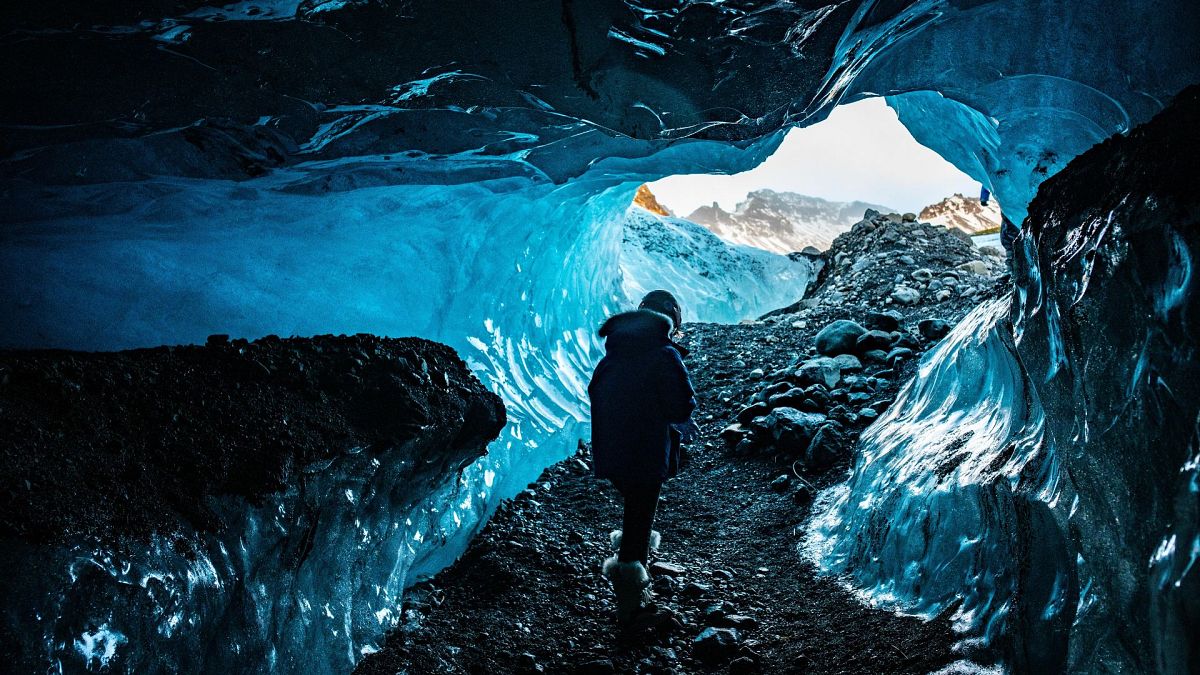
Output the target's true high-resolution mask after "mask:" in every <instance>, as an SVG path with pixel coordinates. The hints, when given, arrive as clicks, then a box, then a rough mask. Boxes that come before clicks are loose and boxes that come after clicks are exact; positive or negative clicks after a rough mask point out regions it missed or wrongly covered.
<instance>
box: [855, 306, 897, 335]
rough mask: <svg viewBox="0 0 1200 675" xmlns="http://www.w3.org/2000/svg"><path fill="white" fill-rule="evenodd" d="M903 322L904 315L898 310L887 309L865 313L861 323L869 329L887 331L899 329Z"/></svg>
mask: <svg viewBox="0 0 1200 675" xmlns="http://www.w3.org/2000/svg"><path fill="white" fill-rule="evenodd" d="M903 323H904V316H903V315H901V314H900V312H897V311H894V310H889V311H886V312H871V313H869V314H867V318H866V320H865V321H864V322H863V324H864V325H865V326H866V327H867V328H868V329H870V330H882V331H886V332H888V333H890V332H892V331H894V330H900V325H901V324H903Z"/></svg>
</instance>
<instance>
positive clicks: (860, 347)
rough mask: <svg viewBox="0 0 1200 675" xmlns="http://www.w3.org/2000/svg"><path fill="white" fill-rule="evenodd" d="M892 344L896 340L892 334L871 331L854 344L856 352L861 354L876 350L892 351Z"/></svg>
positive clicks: (859, 337) (860, 336)
mask: <svg viewBox="0 0 1200 675" xmlns="http://www.w3.org/2000/svg"><path fill="white" fill-rule="evenodd" d="M892 342H894V340H893V338H892V335H891V333H885V332H883V331H881V330H869V331H867V332H865V333H863V334H862V335H859V336H858V340H857V341H856V342H855V344H854V351H856V352H858V353H860V354H861V353H863V352H869V351H873V350H876V349H890V348H891V346H892Z"/></svg>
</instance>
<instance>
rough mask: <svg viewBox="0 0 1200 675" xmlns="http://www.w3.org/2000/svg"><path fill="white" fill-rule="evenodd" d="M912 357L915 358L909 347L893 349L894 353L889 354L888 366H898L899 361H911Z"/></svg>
mask: <svg viewBox="0 0 1200 675" xmlns="http://www.w3.org/2000/svg"><path fill="white" fill-rule="evenodd" d="M912 356H913V350H911V349H909V348H907V347H897V348H895V349H893V350H892V351H890V352H888V355H887V364H888V365H889V366H893V367H894V366H895V365H896V362H897V361H899V360H901V359H910V358H912Z"/></svg>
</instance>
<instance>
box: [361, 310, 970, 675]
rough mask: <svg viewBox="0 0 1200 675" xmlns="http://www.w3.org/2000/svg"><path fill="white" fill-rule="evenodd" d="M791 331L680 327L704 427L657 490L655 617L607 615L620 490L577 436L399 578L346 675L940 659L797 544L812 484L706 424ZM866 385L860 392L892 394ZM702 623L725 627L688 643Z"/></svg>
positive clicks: (813, 665)
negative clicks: (403, 594)
mask: <svg viewBox="0 0 1200 675" xmlns="http://www.w3.org/2000/svg"><path fill="white" fill-rule="evenodd" d="M789 338H790V339H789ZM803 342H808V343H809V344H811V336H810V335H802V331H799V330H797V329H795V328H791V327H790V326H783V325H778V324H777V325H773V326H772V325H757V326H712V325H703V326H690V327H689V335H688V339H687V346H689V347H690V348H691V349H692V350H693V351H692V357H691V358H689V359H688V361H689V363H688V365H689V367H690V368H691V370H692V374H693V379H694V380H695V382H696V384H697V388H698V389H699V400H700V408H699V410H698V412H697V416H698V418H699V419H700V420H701V421H702V430H703V433H704V437H703V440H702V442H701V443H700V444H698V445H697V446H696V449H695V450H694V451H693V457H692V461H691V464H690V466H689V467H688V469H687V470H686V471H685V472H684V473H683V474H682V475H681V476H680V477H679V478H677V479H676V480H673V481H671V482H670V483H668V486H667V488H666V489H665V491H664V498H663V503H662V504H661V506H660V511H659V518H658V521H657V525H656V528H657V529H658V530H660V531H661V532H662V534H663V545H662V549H661V551H660V552H659V555H658V558H657V564H656V565H655V566H654V569H653V573H654V575H655V585H654V587H655V590H656V594H657V597H658V599H659V603H660V604H661V605H662V606H663V607H665V608H667V609H669V610H671V611H672V612H673V614H674V618H673V619H672V620H669V621H666V622H664V623H663V625H660V626H659V627H658V628H657V629H652V630H649V631H645V632H642V633H638V634H623V633H622V632H621V631H619V630H618V628H617V627H616V625H615V622H614V619H613V612H614V605H613V602H612V593H611V591H610V589H609V586H608V582H607V581H606V580H605V579H603V578H602V577H601V576H600V563H601V560H602V559H603V558H604V557H605V556H607V555H609V554H610V549H609V543H608V532H609V531H610V530H611V529H613V528H614V527H617V526H619V522H620V503H619V499H618V498H617V495H616V492H615V491H614V490H612V489H611V488H610V487H608V486H607V485H606V484H603V483H600V482H598V481H596V480H595V479H594V478H593V477H592V475H591V472H590V469H589V466H588V460H589V458H588V455H587V452H586V449H583V450H581V451H580V453H579V454H577V455H576V456H575V457H573V458H571V459H568V460H566V461H564V462H562V463H560V464H557V465H555V466H553V467H551V468H550V469H547V471H546V472H545V473H544V474H543V475H542V477H541V478H540V479H539V480H538V481H537V482H536V483H535V484H534V485H532V486H531V487H530V489H529V490H527V491H526V492H524V493H522V494H521V495H520V496H519V497H518V498H517V499H515V500H514V501H512V502H510V503H509V504H507V505H506V506H505V508H504V509H503V510H502V511H501V512H500V513H499V514H497V516H496V517H495V518H494V519H493V520H492V521H491V522H490V523H489V524H488V526H487V528H486V529H485V531H484V532H483V533H482V534H481V535H480V536H479V537H478V539H477V540H476V541H475V543H474V544H473V545H472V546H471V548H470V550H469V551H468V553H467V554H466V556H465V557H464V558H463V559H462V560H460V561H459V562H458V563H457V564H456V565H455V566H454V567H452V568H450V569H448V570H446V571H445V572H443V573H442V574H440V575H439V576H438V577H437V578H435V579H434V580H433V581H432V582H431V583H427V584H424V585H422V586H420V587H418V588H417V589H415V592H414V593H413V594H412V596H411V599H410V601H409V603H408V605H406V609H407V612H406V614H405V617H406V622H405V625H404V627H403V628H402V629H400V630H398V631H397V632H395V633H394V634H393V635H391V636H390V638H389V641H388V644H387V647H386V649H385V650H384V651H383V652H381V653H380V654H376V655H374V656H373V657H370V658H368V659H366V660H365V661H363V663H362V664H361V665H360V667H359V669H358V671H357V672H359V673H389V674H390V673H396V672H409V673H427V672H470V673H500V672H548V673H572V672H578V673H604V672H638V673H669V672H711V671H717V672H725V671H726V670H728V671H729V672H760V671H761V672H798V673H799V672H803V673H868V672H869V673H910V672H911V673H928V672H930V671H934V670H937V669H938V668H939V667H941V666H942V665H945V664H946V663H948V662H950V661H952V660H953V657H952V654H951V652H950V645H951V643H952V636H951V633H950V630H949V626H948V624H947V622H945V621H934V622H928V623H927V622H923V621H920V620H917V619H913V618H905V617H899V616H896V615H895V614H893V613H891V612H887V611H879V610H870V609H867V608H865V607H863V606H862V605H861V604H859V603H858V602H857V601H856V600H855V599H854V598H853V597H852V596H851V595H850V594H849V593H848V592H847V591H846V590H844V589H843V588H842V587H840V586H839V585H838V584H837V583H835V582H833V581H831V580H829V579H824V578H818V577H817V576H816V575H815V570H814V568H813V566H812V565H811V564H810V563H808V562H806V561H804V560H803V559H802V558H801V557H800V555H799V554H798V552H797V544H798V543H800V540H801V538H802V536H803V531H802V522H803V520H804V518H805V516H806V515H807V514H808V510H809V502H810V499H811V495H812V493H811V489H810V488H808V487H807V486H806V485H805V483H804V482H802V481H801V479H800V478H799V477H796V475H795V474H793V470H792V463H793V461H794V460H793V458H792V457H791V456H789V455H784V456H778V457H776V456H772V455H771V454H769V453H753V454H745V453H744V451H743V452H739V451H736V450H735V449H731V448H730V447H728V444H727V443H725V442H723V441H722V440H721V439H719V438H718V434H719V433H720V431H721V430H722V429H724V428H725V427H727V426H728V425H729V424H731V423H733V421H734V416H735V415H736V413H737V412H738V409H739V408H740V406H739V404H738V401H740V400H744V399H745V398H748V397H749V395H751V394H752V393H753V391H754V387H755V383H754V382H753V381H750V380H746V381H745V388H744V389H742V388H739V385H738V384H737V380H735V379H734V378H733V377H732V376H733V375H734V374H736V373H742V374H744V373H746V372H750V371H752V370H754V369H755V368H762V369H763V370H764V371H768V372H769V371H770V370H773V369H776V368H779V367H781V366H783V365H786V362H787V360H789V359H791V358H792V356H791V355H792V354H794V353H795V349H796V348H798V347H799V346H800V345H799V344H796V343H803ZM731 345H740V347H732V346H731ZM882 382H884V384H882V385H881V386H880V389H879V392H878V396H876V397H875V399H874V400H877V401H884V400H886V399H887V398H888V397H889V396H891V395H893V394H894V389H895V386H896V385H895V384H894V383H893V382H888V381H882ZM760 386H761V385H760ZM864 421H865V420H864ZM858 428H859V429H861V426H859V427H858ZM846 467H847V464H846V461H845V459H844V458H843V459H842V460H841V461H840V462H839V464H838V465H837V466H836V467H835V468H834V469H833V470H832V471H827V472H825V473H819V474H815V475H814V474H809V475H803V474H802V475H803V477H804V479H805V480H807V481H808V482H810V483H815V484H816V486H818V487H820V486H822V485H825V484H828V483H830V482H833V481H835V480H839V479H842V478H844V471H845V469H846ZM781 476H788V478H787V479H786V481H784V480H780V477H781ZM710 627H711V628H733V629H734V631H733V632H723V631H720V632H719V631H712V632H710V635H709V637H708V638H707V639H706V640H703V641H699V642H698V641H697V638H698V637H699V636H700V635H701V633H702V632H704V630H705V629H706V628H710ZM725 638H729V639H728V640H724V639H725ZM726 642H727V643H728V644H726Z"/></svg>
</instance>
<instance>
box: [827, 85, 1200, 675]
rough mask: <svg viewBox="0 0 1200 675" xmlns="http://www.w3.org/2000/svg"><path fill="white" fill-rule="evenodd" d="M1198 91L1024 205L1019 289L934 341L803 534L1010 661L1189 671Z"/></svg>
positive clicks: (867, 587) (1069, 667) (1196, 531)
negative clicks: (842, 482)
mask: <svg viewBox="0 0 1200 675" xmlns="http://www.w3.org/2000/svg"><path fill="white" fill-rule="evenodd" d="M1197 120H1200V89H1198V88H1195V87H1193V88H1191V89H1189V90H1187V91H1185V92H1184V93H1183V94H1181V95H1180V97H1179V100H1177V101H1176V102H1175V103H1174V104H1173V105H1172V106H1171V107H1169V108H1168V109H1167V110H1165V111H1164V112H1163V113H1161V114H1160V115H1159V116H1158V117H1156V118H1155V119H1154V120H1152V121H1151V122H1149V123H1148V124H1146V125H1145V126H1143V127H1140V128H1138V129H1136V130H1135V131H1134V132H1132V134H1131V135H1130V136H1129V137H1128V138H1116V139H1113V140H1109V141H1107V142H1105V143H1104V144H1102V145H1099V146H1096V147H1095V148H1093V149H1091V150H1090V151H1088V152H1087V153H1086V154H1084V155H1082V156H1080V157H1078V158H1076V159H1075V160H1074V162H1073V163H1072V164H1070V165H1069V166H1068V167H1067V169H1065V170H1064V171H1063V172H1062V173H1060V174H1058V175H1057V176H1055V177H1054V178H1052V179H1050V180H1049V181H1047V182H1046V183H1044V184H1043V185H1042V189H1041V191H1040V192H1039V194H1038V197H1037V198H1036V199H1035V201H1034V203H1033V204H1032V205H1031V207H1030V217H1029V220H1028V221H1027V222H1026V232H1025V233H1024V234H1023V235H1022V238H1021V239H1019V240H1018V241H1019V243H1020V244H1021V245H1022V255H1021V256H1019V257H1018V259H1017V261H1016V264H1015V270H1014V275H1015V277H1016V279H1017V282H1018V283H1017V285H1016V293H1015V295H1014V296H1013V297H1012V298H1005V299H1003V300H997V301H992V302H990V303H988V304H985V305H983V306H980V307H979V308H977V309H976V310H975V311H974V312H972V314H971V315H970V316H968V317H967V318H966V319H964V320H963V321H962V322H961V323H960V324H959V325H958V326H956V327H955V329H954V331H953V332H952V333H951V334H950V335H949V336H948V337H947V338H945V339H944V340H943V342H942V343H941V344H940V345H938V347H937V348H936V349H934V350H932V351H930V352H929V353H928V354H926V355H925V356H924V357H923V359H922V361H921V364H920V366H919V372H918V374H917V376H916V378H915V379H914V380H912V381H911V382H910V383H909V384H908V385H907V386H906V387H905V388H904V389H903V391H902V392H901V394H900V395H899V396H898V397H897V399H896V401H895V402H894V404H893V405H892V407H891V408H890V409H889V410H888V411H887V413H886V414H885V415H883V416H881V418H880V420H879V421H878V422H877V423H876V424H875V425H874V426H872V427H871V428H870V429H868V431H867V432H865V433H864V434H863V436H862V441H861V445H860V447H859V454H858V456H857V458H856V462H855V466H854V469H853V472H852V475H851V477H850V481H849V483H848V484H846V485H843V486H839V487H837V488H833V489H831V490H829V491H827V492H826V493H824V494H823V495H822V496H821V499H820V502H819V505H818V508H817V509H816V513H815V515H814V517H813V519H812V521H811V523H810V525H809V536H808V539H807V540H806V543H805V549H806V552H807V553H808V555H809V556H810V557H811V558H812V559H813V560H814V561H815V562H816V563H817V564H818V565H820V566H821V567H822V568H823V569H824V570H825V571H827V572H829V573H833V574H842V575H846V578H847V579H849V580H850V582H851V583H852V584H853V586H854V587H855V588H856V589H858V590H859V592H861V593H862V595H863V597H864V598H865V599H867V600H868V601H870V602H873V603H877V604H883V605H887V606H893V607H899V608H903V609H905V610H907V611H912V612H915V613H919V614H922V615H925V616H933V615H937V614H940V613H943V612H948V613H950V614H951V615H952V618H953V619H954V620H955V622H956V626H957V628H958V629H959V630H961V631H962V632H963V634H964V646H966V647H968V648H970V647H989V648H993V649H995V650H996V651H998V652H999V653H1000V654H1002V660H1003V662H1004V663H1005V664H1006V665H1008V666H1010V667H1012V669H1013V670H1014V671H1017V672H1095V671H1096V670H1109V671H1114V672H1122V671H1128V672H1184V671H1186V670H1189V669H1192V668H1193V667H1194V665H1195V664H1196V659H1197V652H1196V647H1195V644H1194V641H1193V640H1191V639H1190V637H1187V636H1190V635H1194V634H1195V631H1196V623H1195V621H1196V617H1197V616H1198V614H1197V610H1198V609H1200V594H1198V593H1197V590H1200V589H1198V588H1197V583H1200V582H1198V581H1197V576H1196V574H1195V572H1194V569H1193V568H1194V565H1195V560H1196V557H1197V551H1198V550H1200V521H1198V514H1200V508H1198V507H1200V487H1198V485H1200V483H1197V480H1196V469H1197V462H1196V457H1197V454H1196V448H1197V445H1198V443H1200V436H1198V433H1200V431H1198V429H1200V426H1198V425H1200V392H1198V391H1197V388H1196V382H1197V380H1196V376H1197V360H1196V343H1195V337H1194V334H1193V332H1192V331H1193V329H1192V328H1191V327H1190V323H1191V321H1192V320H1193V317H1194V316H1195V314H1194V313H1195V311H1196V310H1197V301H1198V299H1200V295H1198V294H1197V292H1196V287H1195V286H1196V279H1195V277H1194V275H1193V272H1192V270H1193V262H1192V261H1193V258H1194V256H1195V251H1196V247H1197V239H1196V224H1197V222H1196V214H1197V213H1198V211H1197V201H1196V192H1195V189H1194V185H1195V181H1196V179H1197V178H1198V177H1200V163H1198V162H1197V159H1196V153H1195V150H1196V149H1197V148H1200V136H1198V135H1197Z"/></svg>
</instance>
